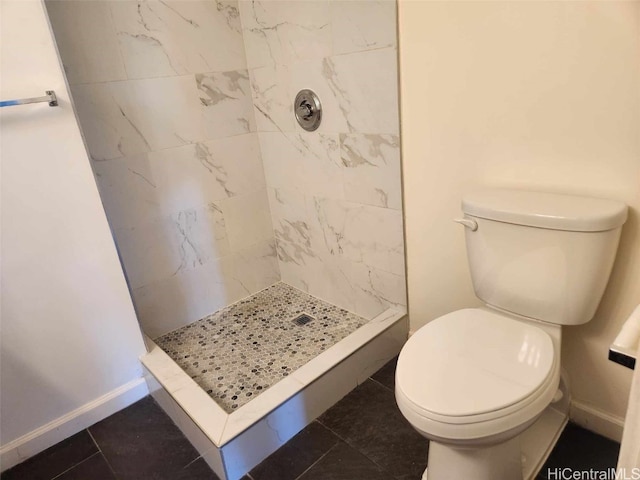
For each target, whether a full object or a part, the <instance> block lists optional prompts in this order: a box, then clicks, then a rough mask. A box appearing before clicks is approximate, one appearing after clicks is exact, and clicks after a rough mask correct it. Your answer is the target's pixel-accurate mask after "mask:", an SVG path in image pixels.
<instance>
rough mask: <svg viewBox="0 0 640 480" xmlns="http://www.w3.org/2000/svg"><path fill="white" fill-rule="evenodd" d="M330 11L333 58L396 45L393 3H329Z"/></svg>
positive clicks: (369, 0)
mask: <svg viewBox="0 0 640 480" xmlns="http://www.w3.org/2000/svg"><path fill="white" fill-rule="evenodd" d="M329 8H330V9H331V36H332V39H333V53H334V54H341V53H350V52H359V51H363V50H375V49H377V48H384V47H394V46H395V45H396V2H395V1H393V0H367V1H366V2H364V1H362V0H340V1H329Z"/></svg>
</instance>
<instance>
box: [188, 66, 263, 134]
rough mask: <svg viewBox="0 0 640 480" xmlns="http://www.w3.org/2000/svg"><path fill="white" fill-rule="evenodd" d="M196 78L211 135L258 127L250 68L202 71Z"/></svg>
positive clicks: (252, 130) (206, 124)
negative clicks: (248, 70) (227, 70)
mask: <svg viewBox="0 0 640 480" xmlns="http://www.w3.org/2000/svg"><path fill="white" fill-rule="evenodd" d="M195 80H196V86H197V88H198V95H199V98H200V104H201V111H202V116H203V121H204V128H205V133H206V136H207V138H208V139H211V138H222V137H230V136H232V135H240V134H242V133H247V132H254V131H255V129H256V127H255V117H254V115H253V102H252V99H251V87H250V83H249V73H248V72H247V70H234V71H229V72H219V73H198V74H196V76H195Z"/></svg>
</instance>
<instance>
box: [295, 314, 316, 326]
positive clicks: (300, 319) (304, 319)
mask: <svg viewBox="0 0 640 480" xmlns="http://www.w3.org/2000/svg"><path fill="white" fill-rule="evenodd" d="M311 320H313V317H312V316H311V315H307V314H306V313H303V314H302V315H298V316H297V317H296V318H294V319H293V323H295V324H296V325H306V324H307V323H309V322H310V321H311Z"/></svg>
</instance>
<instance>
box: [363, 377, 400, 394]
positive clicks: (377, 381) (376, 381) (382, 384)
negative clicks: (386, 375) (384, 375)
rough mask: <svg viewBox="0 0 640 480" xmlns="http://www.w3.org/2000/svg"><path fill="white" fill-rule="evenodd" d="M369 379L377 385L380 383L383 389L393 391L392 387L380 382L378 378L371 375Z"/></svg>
mask: <svg viewBox="0 0 640 480" xmlns="http://www.w3.org/2000/svg"><path fill="white" fill-rule="evenodd" d="M369 380H373V381H374V382H375V383H377V384H378V385H380V386H381V387H384V388H385V389H387V390H389V391H390V392H392V393H395V392H394V390H393V389H392V388H389V387H387V386H386V385H385V384H384V383H382V382H380V381H379V380H376V379H375V378H373V377H369Z"/></svg>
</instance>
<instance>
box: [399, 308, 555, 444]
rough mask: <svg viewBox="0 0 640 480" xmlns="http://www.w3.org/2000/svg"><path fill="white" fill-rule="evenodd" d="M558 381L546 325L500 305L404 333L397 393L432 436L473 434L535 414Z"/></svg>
mask: <svg viewBox="0 0 640 480" xmlns="http://www.w3.org/2000/svg"><path fill="white" fill-rule="evenodd" d="M558 382H559V362H558V359H557V355H556V354H555V352H554V346H553V342H552V340H551V338H550V337H549V335H548V334H547V333H546V332H545V331H544V330H542V329H541V328H538V327H536V326H534V325H531V324H528V323H525V322H520V321H518V320H515V319H514V318H513V317H509V316H507V315H506V314H501V313H499V312H497V311H490V310H484V309H464V310H458V311H455V312H452V313H449V314H447V315H444V316H442V317H440V318H438V319H436V320H434V321H432V322H431V323H429V324H427V325H426V326H424V327H422V328H421V329H420V330H418V332H416V333H415V334H414V335H413V336H412V337H411V338H410V339H409V340H408V341H407V343H406V344H405V346H404V347H403V349H402V352H401V354H400V357H399V359H398V366H397V369H396V399H397V401H398V405H399V407H400V409H401V410H402V413H403V414H404V415H405V416H406V417H407V419H409V420H410V422H411V423H412V424H413V425H414V427H416V428H417V429H419V430H423V433H425V435H427V436H429V437H431V438H450V439H452V440H453V439H459V440H462V439H477V438H481V437H490V436H494V435H499V434H500V433H502V432H504V431H506V430H509V429H511V428H516V427H519V426H521V425H526V424H528V422H529V423H530V422H531V421H533V420H534V419H535V418H536V417H537V415H538V414H539V413H541V412H542V411H543V410H544V408H546V406H547V405H548V404H549V403H550V401H551V398H552V397H553V395H554V394H555V391H556V389H557V385H558Z"/></svg>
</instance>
